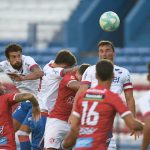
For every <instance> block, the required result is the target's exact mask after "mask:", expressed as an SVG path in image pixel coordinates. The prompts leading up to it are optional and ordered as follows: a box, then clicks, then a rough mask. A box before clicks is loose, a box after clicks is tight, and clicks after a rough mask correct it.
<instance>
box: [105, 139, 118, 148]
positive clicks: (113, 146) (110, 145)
mask: <svg viewBox="0 0 150 150" xmlns="http://www.w3.org/2000/svg"><path fill="white" fill-rule="evenodd" d="M116 149H117V146H116V141H115V138H114V137H112V138H111V140H110V143H109V146H108V149H107V150H116Z"/></svg>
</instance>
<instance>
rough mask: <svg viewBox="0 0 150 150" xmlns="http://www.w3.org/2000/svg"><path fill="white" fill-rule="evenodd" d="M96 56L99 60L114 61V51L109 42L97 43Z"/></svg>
mask: <svg viewBox="0 0 150 150" xmlns="http://www.w3.org/2000/svg"><path fill="white" fill-rule="evenodd" d="M98 54H99V58H100V59H108V60H111V61H112V62H113V61H114V56H115V49H114V45H113V43H112V42H110V41H100V42H99V43H98Z"/></svg>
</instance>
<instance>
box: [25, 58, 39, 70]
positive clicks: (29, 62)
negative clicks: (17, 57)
mask: <svg viewBox="0 0 150 150" xmlns="http://www.w3.org/2000/svg"><path fill="white" fill-rule="evenodd" d="M23 57H25V62H24V63H25V65H26V66H28V68H29V70H31V69H32V68H33V67H34V66H38V64H37V63H36V62H35V60H34V59H33V58H32V57H30V56H23Z"/></svg>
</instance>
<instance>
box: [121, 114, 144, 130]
mask: <svg viewBox="0 0 150 150" xmlns="http://www.w3.org/2000/svg"><path fill="white" fill-rule="evenodd" d="M123 119H124V121H125V123H126V125H127V126H128V127H129V128H130V129H131V130H133V131H142V130H143V128H144V123H142V122H141V121H140V120H138V119H135V118H134V117H133V115H132V114H128V115H126V116H125V117H123Z"/></svg>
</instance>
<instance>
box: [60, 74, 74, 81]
mask: <svg viewBox="0 0 150 150" xmlns="http://www.w3.org/2000/svg"><path fill="white" fill-rule="evenodd" d="M69 80H76V76H75V74H74V73H67V74H65V75H64V77H63V80H62V82H63V81H69Z"/></svg>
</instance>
